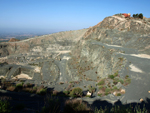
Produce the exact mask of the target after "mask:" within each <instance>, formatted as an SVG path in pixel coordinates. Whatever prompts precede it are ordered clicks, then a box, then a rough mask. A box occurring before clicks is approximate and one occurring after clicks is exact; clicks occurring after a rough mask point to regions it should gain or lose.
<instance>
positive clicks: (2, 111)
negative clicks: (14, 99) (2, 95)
mask: <svg viewBox="0 0 150 113" xmlns="http://www.w3.org/2000/svg"><path fill="white" fill-rule="evenodd" d="M9 112H11V108H10V103H9V102H8V101H7V100H4V101H3V100H0V113H9Z"/></svg>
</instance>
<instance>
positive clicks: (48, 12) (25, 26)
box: [0, 0, 150, 33]
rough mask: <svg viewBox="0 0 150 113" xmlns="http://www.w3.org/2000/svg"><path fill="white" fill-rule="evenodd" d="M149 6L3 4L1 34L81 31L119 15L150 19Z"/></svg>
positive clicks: (122, 1)
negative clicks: (128, 14)
mask: <svg viewBox="0 0 150 113" xmlns="http://www.w3.org/2000/svg"><path fill="white" fill-rule="evenodd" d="M149 4H150V0H0V30H6V31H7V30H8V31H9V30H10V31H11V30H16V31H21V30H22V31H37V32H38V31H45V32H49V33H51V32H59V31H68V30H78V29H83V28H88V27H90V26H94V25H96V24H97V23H99V22H100V21H102V20H103V19H104V18H105V17H107V16H112V15H114V14H117V13H131V15H133V14H135V13H143V15H144V16H145V17H150V15H149V14H150V13H149V12H150V6H149Z"/></svg>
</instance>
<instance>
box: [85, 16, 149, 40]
mask: <svg viewBox="0 0 150 113" xmlns="http://www.w3.org/2000/svg"><path fill="white" fill-rule="evenodd" d="M96 29H117V30H118V31H125V30H127V31H131V32H133V33H139V34H141V35H142V34H149V33H150V18H146V17H144V19H139V18H138V19H137V18H133V17H130V18H124V17H122V16H117V15H113V16H109V17H106V18H104V20H103V21H101V22H99V23H98V24H97V25H95V26H93V27H90V28H89V30H88V31H87V32H86V33H85V35H84V36H83V37H84V38H87V37H88V36H89V35H90V34H92V33H93V32H97V31H96Z"/></svg>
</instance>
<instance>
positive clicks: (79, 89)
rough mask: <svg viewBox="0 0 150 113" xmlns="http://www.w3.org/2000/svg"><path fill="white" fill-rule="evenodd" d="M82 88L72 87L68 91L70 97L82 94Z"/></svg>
mask: <svg viewBox="0 0 150 113" xmlns="http://www.w3.org/2000/svg"><path fill="white" fill-rule="evenodd" d="M82 94H83V93H82V89H81V88H79V87H77V88H74V89H73V90H72V91H71V92H70V96H72V97H76V96H82Z"/></svg>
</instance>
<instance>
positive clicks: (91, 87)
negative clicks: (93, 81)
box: [88, 86, 96, 93]
mask: <svg viewBox="0 0 150 113" xmlns="http://www.w3.org/2000/svg"><path fill="white" fill-rule="evenodd" d="M88 88H89V92H90V93H94V92H95V91H96V88H95V87H93V86H88Z"/></svg>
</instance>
